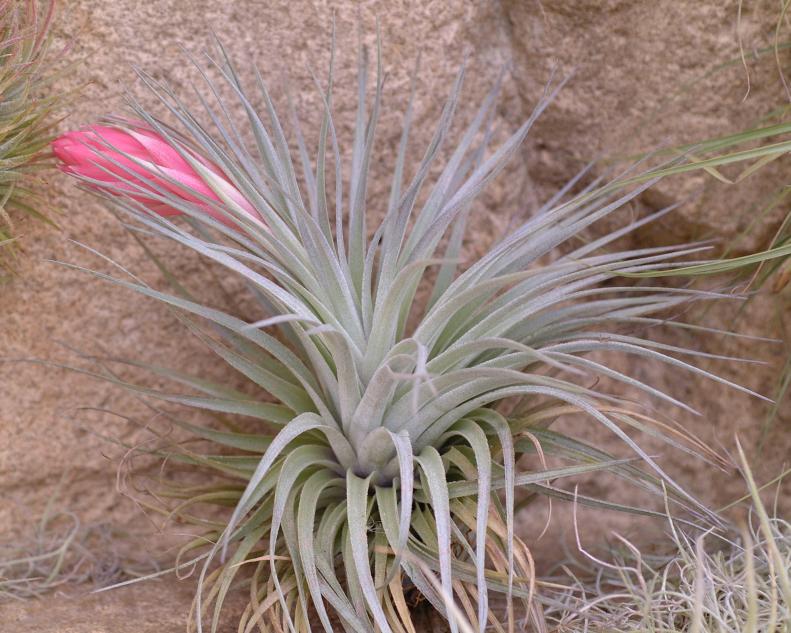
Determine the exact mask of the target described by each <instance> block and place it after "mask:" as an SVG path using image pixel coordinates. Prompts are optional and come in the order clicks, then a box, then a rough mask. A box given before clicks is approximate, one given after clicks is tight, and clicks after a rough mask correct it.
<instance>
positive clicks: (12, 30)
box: [0, 0, 60, 243]
mask: <svg viewBox="0 0 791 633" xmlns="http://www.w3.org/2000/svg"><path fill="white" fill-rule="evenodd" d="M39 6H40V5H39V3H38V2H36V0H26V1H24V2H19V1H16V0H3V1H2V2H0V243H3V242H8V241H10V240H12V239H13V237H12V228H13V219H12V215H13V214H16V213H19V214H27V215H31V216H34V217H38V218H42V217H43V216H42V214H41V212H40V211H39V208H38V205H39V201H38V199H37V195H36V193H35V192H34V191H33V190H32V189H31V187H30V182H31V181H30V178H31V176H32V174H33V173H35V171H36V170H37V169H38V168H39V167H40V166H41V165H42V159H43V157H44V155H45V152H44V150H46V149H47V146H48V144H49V142H50V141H51V140H52V131H51V125H52V122H51V120H50V115H51V114H52V112H53V110H54V109H55V107H56V106H57V104H58V101H59V99H60V95H55V94H51V95H48V96H45V95H43V94H41V93H42V89H43V87H44V86H45V84H46V83H47V82H48V81H49V79H50V75H51V73H50V68H49V65H50V64H51V56H50V55H49V49H50V44H51V32H50V26H51V24H52V20H53V17H54V13H55V6H56V5H55V2H50V3H48V4H47V6H46V9H45V11H44V12H43V13H42V12H41V11H40V9H39Z"/></svg>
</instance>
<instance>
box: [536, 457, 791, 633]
mask: <svg viewBox="0 0 791 633" xmlns="http://www.w3.org/2000/svg"><path fill="white" fill-rule="evenodd" d="M739 450H740V451H741V449H739ZM741 459H742V465H743V474H744V478H745V482H746V484H747V487H748V491H749V494H748V501H749V504H748V507H747V508H746V518H745V519H744V520H743V521H741V522H740V523H737V524H736V525H733V524H731V525H729V527H726V528H725V529H721V528H717V527H712V528H711V529H710V530H707V531H705V532H703V533H701V532H695V533H689V532H688V531H685V530H684V529H682V528H681V527H680V526H678V525H677V524H676V523H675V522H674V521H673V519H672V518H670V519H669V521H670V523H669V526H670V539H669V540H670V544H672V545H673V546H674V548H673V550H672V551H671V552H670V553H669V554H667V553H666V554H656V553H650V554H649V553H644V552H641V551H640V549H638V547H637V546H635V545H634V544H632V543H630V542H629V541H628V540H626V539H624V538H623V537H620V536H618V535H616V539H617V541H618V543H617V545H616V546H615V547H613V548H611V550H610V551H609V552H608V553H607V554H605V555H603V556H602V558H604V559H606V560H602V559H601V558H598V557H597V556H595V555H593V554H591V553H588V552H586V551H584V550H582V549H581V548H580V554H581V556H580V557H578V558H576V559H575V560H573V561H568V562H567V564H566V565H565V566H563V567H562V570H561V571H559V572H558V573H557V574H555V575H554V576H553V577H551V578H547V579H545V580H546V581H547V584H546V586H547V587H550V586H554V587H555V590H554V591H551V590H547V591H546V592H545V593H544V596H543V598H544V599H545V600H546V603H547V604H546V607H545V610H544V617H545V618H546V622H545V624H546V626H547V630H550V631H553V632H554V633H583V632H589V633H605V632H608V633H609V632H613V633H614V632H616V631H617V632H619V633H638V632H639V633H787V632H788V631H791V584H789V574H790V573H791V523H789V522H788V521H787V520H785V519H784V518H781V517H779V516H777V515H776V513H773V514H771V515H770V514H769V513H768V512H767V509H766V507H765V506H764V504H763V502H762V501H761V498H760V496H759V491H758V488H757V486H756V483H755V481H754V480H753V477H752V473H751V472H750V469H749V466H748V465H747V462H746V461H745V460H744V455H743V454H741ZM786 474H787V473H786ZM781 480H782V478H781ZM781 485H782V484H778V489H777V494H778V495H779V494H780V490H781ZM660 549H667V547H666V546H665V547H663V546H661V545H660Z"/></svg>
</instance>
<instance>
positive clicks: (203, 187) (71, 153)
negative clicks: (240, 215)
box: [52, 124, 259, 228]
mask: <svg viewBox="0 0 791 633" xmlns="http://www.w3.org/2000/svg"><path fill="white" fill-rule="evenodd" d="M179 149H180V150H181V151H182V152H183V153H185V154H188V155H189V156H190V157H192V158H194V159H195V160H196V161H198V162H200V163H201V164H202V165H204V166H205V167H206V168H207V169H208V170H209V171H210V172H211V173H212V174H213V175H214V176H216V178H214V177H212V178H210V180H211V184H212V186H213V187H214V188H215V189H219V190H220V191H221V192H222V196H223V197H225V198H227V199H228V200H230V201H231V202H232V203H233V204H235V205H238V206H239V207H241V208H242V209H244V210H245V211H246V212H247V213H249V214H250V215H251V216H253V217H256V218H257V217H259V216H258V213H257V212H256V211H255V209H254V208H253V206H252V205H251V204H250V202H249V201H248V200H246V199H245V197H244V196H243V195H242V194H241V193H240V192H239V190H238V189H237V188H236V187H235V186H234V185H233V184H232V183H231V182H230V181H229V179H228V178H227V176H226V175H225V174H224V173H223V172H222V170H221V169H220V168H219V167H217V165H215V164H213V163H212V162H210V161H209V160H207V159H206V158H204V157H202V156H199V155H198V154H196V153H195V152H193V151H191V150H190V149H188V148H186V147H184V146H183V145H180V146H179ZM52 151H53V153H54V154H55V156H56V157H57V158H58V160H59V161H60V165H59V167H60V169H61V170H62V171H64V172H65V173H67V174H71V175H74V176H77V177H79V178H87V179H90V180H91V181H93V182H91V183H90V184H91V186H92V187H95V188H97V189H99V190H102V191H106V192H107V193H110V194H112V195H115V196H125V197H129V198H131V199H133V200H136V201H138V202H140V203H142V204H143V205H144V206H145V207H146V208H147V209H148V210H149V211H151V212H152V213H156V214H158V215H161V216H165V217H168V216H173V215H182V213H183V212H182V211H181V210H179V209H177V208H174V207H173V206H170V205H169V204H167V203H166V202H164V201H162V200H161V199H160V198H162V197H174V198H177V199H180V200H182V201H184V202H186V203H190V204H192V205H194V206H196V207H198V208H199V209H200V210H201V211H203V212H205V213H208V214H209V215H211V216H213V217H214V218H216V219H218V220H220V221H221V222H223V223H224V224H226V225H228V226H231V227H233V228H236V227H237V224H236V223H235V222H233V220H232V219H231V218H232V216H230V215H229V214H228V215H227V214H225V213H223V212H222V211H221V209H220V208H218V206H219V207H222V205H223V201H222V199H221V198H220V196H218V195H217V194H216V193H215V190H214V189H212V187H211V186H209V184H208V183H207V181H206V179H204V178H203V177H201V176H200V175H199V174H198V173H197V172H196V171H195V169H193V168H192V166H191V165H190V164H189V162H188V161H186V160H185V159H184V158H183V157H182V155H181V154H179V152H178V151H177V149H176V148H175V147H174V146H173V142H168V140H167V139H165V138H163V137H162V136H160V135H159V134H157V133H156V132H155V131H154V130H152V129H150V128H148V127H145V126H144V125H142V124H141V125H136V127H133V128H129V129H125V128H120V127H110V126H107V125H94V126H90V127H86V128H83V129H80V130H76V131H74V132H67V133H65V134H63V135H62V136H60V137H59V138H57V139H55V141H53V142H52ZM103 183H106V186H103ZM207 200H211V201H214V202H217V203H218V205H217V206H215V205H213V204H211V203H209V202H207Z"/></svg>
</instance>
